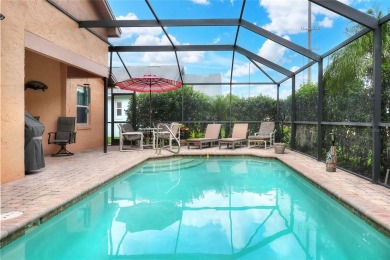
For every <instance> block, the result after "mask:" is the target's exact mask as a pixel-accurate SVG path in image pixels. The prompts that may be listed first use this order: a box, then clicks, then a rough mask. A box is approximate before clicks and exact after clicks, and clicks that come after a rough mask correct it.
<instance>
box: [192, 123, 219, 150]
mask: <svg viewBox="0 0 390 260" xmlns="http://www.w3.org/2000/svg"><path fill="white" fill-rule="evenodd" d="M221 126H222V125H221V124H208V125H207V127H206V132H205V134H204V137H203V138H190V139H187V149H190V145H193V146H197V147H199V149H202V148H203V145H204V144H208V146H209V147H211V145H212V144H214V143H216V142H218V138H219V133H220V131H221Z"/></svg>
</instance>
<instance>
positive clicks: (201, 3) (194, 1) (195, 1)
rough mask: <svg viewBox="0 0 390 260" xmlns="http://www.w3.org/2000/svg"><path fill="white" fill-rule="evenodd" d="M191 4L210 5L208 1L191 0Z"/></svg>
mask: <svg viewBox="0 0 390 260" xmlns="http://www.w3.org/2000/svg"><path fill="white" fill-rule="evenodd" d="M192 2H193V3H194V4H198V5H210V4H211V3H210V1H209V0H192Z"/></svg>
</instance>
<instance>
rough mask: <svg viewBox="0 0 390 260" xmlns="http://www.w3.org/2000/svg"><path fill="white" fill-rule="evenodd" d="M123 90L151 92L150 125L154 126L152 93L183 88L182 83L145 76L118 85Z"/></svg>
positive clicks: (154, 76)
mask: <svg viewBox="0 0 390 260" xmlns="http://www.w3.org/2000/svg"><path fill="white" fill-rule="evenodd" d="M116 86H118V87H119V88H121V89H125V90H131V91H135V92H149V124H150V126H151V125H152V102H151V99H152V92H167V91H171V90H175V89H179V88H181V87H182V83H181V82H180V81H175V80H171V79H165V78H161V77H158V76H156V75H144V76H143V77H140V78H131V79H127V80H124V81H121V82H118V83H116Z"/></svg>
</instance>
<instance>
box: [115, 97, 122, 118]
mask: <svg viewBox="0 0 390 260" xmlns="http://www.w3.org/2000/svg"><path fill="white" fill-rule="evenodd" d="M116 116H118V117H121V116H122V101H117V102H116Z"/></svg>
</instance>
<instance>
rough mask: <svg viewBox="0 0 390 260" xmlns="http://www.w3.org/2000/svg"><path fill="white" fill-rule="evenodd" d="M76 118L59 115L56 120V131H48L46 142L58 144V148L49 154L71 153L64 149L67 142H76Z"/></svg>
mask: <svg viewBox="0 0 390 260" xmlns="http://www.w3.org/2000/svg"><path fill="white" fill-rule="evenodd" d="M75 125H76V118H75V117H63V116H61V117H59V118H58V120H57V132H49V133H48V134H49V139H48V141H47V142H48V144H57V145H60V146H61V148H60V150H59V151H58V152H57V153H55V154H52V155H51V156H54V157H57V156H69V155H73V153H71V152H69V151H68V150H67V149H66V145H67V144H73V143H75V142H76V132H75Z"/></svg>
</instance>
